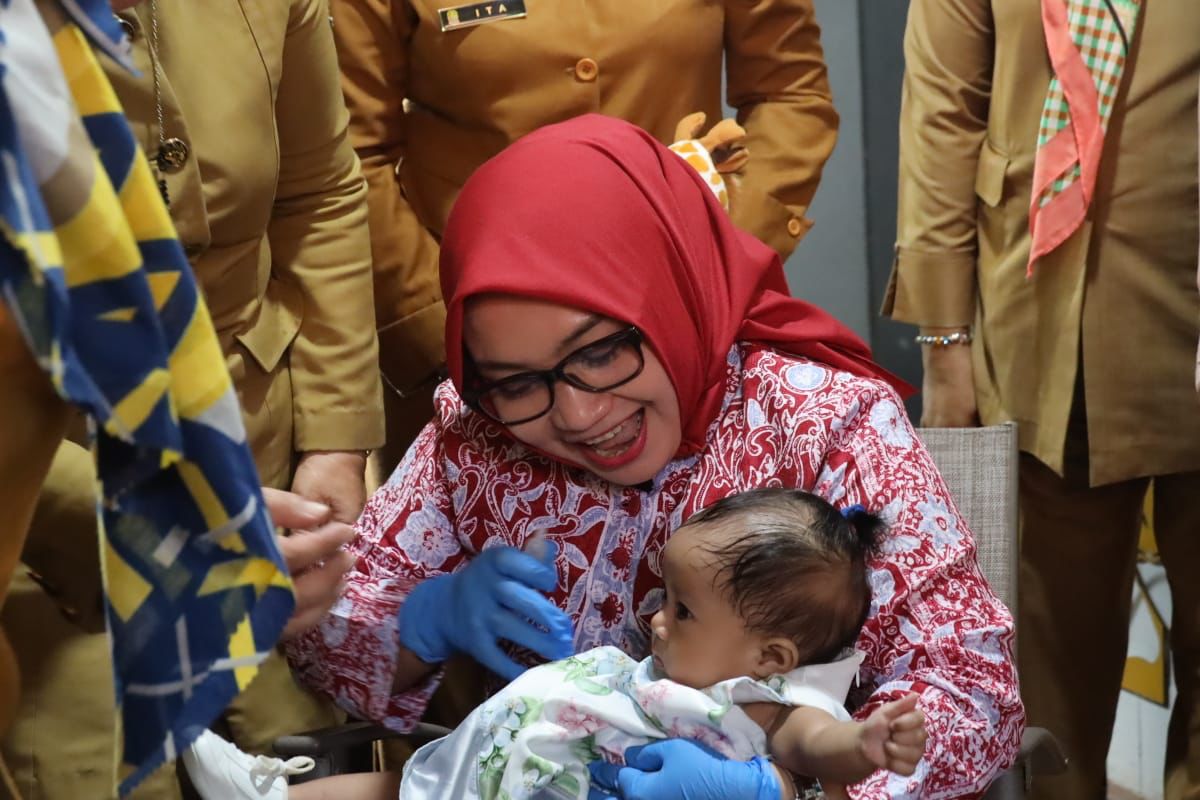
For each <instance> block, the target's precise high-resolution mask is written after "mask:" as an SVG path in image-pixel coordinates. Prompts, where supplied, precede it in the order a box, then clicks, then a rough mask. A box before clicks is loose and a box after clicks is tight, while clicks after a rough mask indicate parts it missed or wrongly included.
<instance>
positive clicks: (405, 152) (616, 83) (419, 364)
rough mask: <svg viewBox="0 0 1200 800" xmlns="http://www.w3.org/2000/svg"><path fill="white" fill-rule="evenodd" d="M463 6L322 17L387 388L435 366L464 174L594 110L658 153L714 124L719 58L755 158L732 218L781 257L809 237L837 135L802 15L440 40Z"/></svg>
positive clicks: (680, 0)
mask: <svg viewBox="0 0 1200 800" xmlns="http://www.w3.org/2000/svg"><path fill="white" fill-rule="evenodd" d="M459 2H461V0H333V3H332V7H333V17H334V36H335V37H336V39H337V43H338V56H339V59H340V61H341V65H342V72H343V88H344V90H345V93H346V102H347V105H348V106H349V108H350V113H351V120H352V121H351V135H352V138H353V141H354V146H355V148H356V149H357V150H358V154H359V156H360V157H361V158H362V162H363V171H364V173H365V175H366V177H367V183H368V185H369V187H370V213H371V236H372V250H373V254H374V259H375V271H376V284H375V285H376V309H377V314H378V318H379V323H380V343H381V349H382V350H384V355H385V357H384V369H385V373H386V374H387V375H388V376H389V378H391V379H392V380H393V381H399V382H400V384H404V383H406V382H407V383H409V384H411V382H412V381H413V379H417V380H419V379H420V377H421V376H423V375H424V374H427V373H428V371H429V370H430V369H431V367H432V366H435V365H436V364H435V363H434V362H435V361H440V358H441V340H442V336H443V331H442V322H443V311H442V308H441V303H440V291H439V287H438V279H437V251H438V247H437V243H436V239H437V236H438V234H439V233H440V231H441V230H442V226H443V225H444V223H445V221H446V217H447V214H448V213H449V211H450V206H451V204H452V203H453V202H454V198H455V197H456V195H457V193H458V190H459V188H460V187H461V186H462V185H463V183H464V182H465V181H466V179H467V177H468V176H469V175H470V174H471V173H472V172H473V171H474V170H475V168H476V167H478V166H479V165H480V164H482V163H483V162H484V161H486V160H487V159H488V158H490V157H491V156H493V155H495V154H496V153H498V152H499V151H500V150H502V149H503V148H504V147H505V146H506V145H507V144H509V143H510V142H512V141H513V140H515V139H517V138H519V137H520V136H522V135H524V134H526V133H528V132H530V131H532V130H534V129H535V128H538V127H539V126H542V125H546V124H548V123H552V122H558V121H561V120H564V119H567V118H570V117H574V116H578V115H581V114H586V113H589V112H599V113H603V114H609V115H612V116H616V117H622V118H625V119H627V120H630V121H631V122H634V123H635V124H637V125H640V126H641V127H643V128H645V129H646V130H648V131H649V132H650V133H652V134H654V135H655V136H656V137H658V138H659V139H660V140H662V141H664V142H669V141H670V140H671V138H672V136H673V134H674V129H675V125H676V123H678V122H679V120H680V118H682V117H683V116H684V115H686V114H689V113H691V112H693V111H704V112H706V113H707V114H708V120H709V123H710V124H712V123H715V122H716V121H717V120H718V119H720V117H721V114H722V110H721V109H722V106H721V80H722V59H725V61H726V68H725V78H726V81H727V97H728V101H729V104H730V105H732V106H733V107H734V108H736V109H737V111H738V117H739V119H740V120H741V121H742V123H743V125H744V126H745V127H746V130H747V132H748V140H747V147H748V148H749V150H750V153H751V158H750V164H749V166H748V167H747V169H746V172H745V175H744V179H743V180H742V182H741V188H740V191H739V192H737V193H736V194H735V195H734V197H733V200H732V204H733V216H734V218H735V220H736V221H737V222H738V223H739V224H740V225H741V226H742V227H744V228H745V229H747V230H749V231H751V232H752V233H754V234H755V235H756V236H758V237H759V238H760V239H762V240H763V241H765V242H766V243H768V244H770V245H771V246H772V247H774V248H775V249H776V250H777V251H779V253H780V254H781V255H782V256H785V257H786V256H787V255H788V254H789V253H790V252H791V251H792V249H793V248H794V247H795V245H796V242H797V241H798V240H799V238H800V237H801V236H803V235H804V234H805V233H806V232H807V231H808V229H809V227H810V223H809V221H808V220H807V219H805V217H804V213H805V210H806V209H807V208H808V205H809V203H810V202H811V201H812V198H813V193H814V192H815V191H816V188H817V182H818V180H819V178H820V174H821V168H822V166H823V165H824V163H825V160H826V159H827V158H828V157H829V154H830V152H832V150H833V146H834V142H835V139H836V130H837V115H836V113H835V112H834V110H833V105H832V101H831V99H830V94H829V84H828V80H827V76H826V71H825V65H824V61H823V56H822V52H821V46H820V41H819V29H818V28H817V24H816V20H815V18H814V16H813V6H812V0H638V1H637V2H616V3H613V2H579V3H569V4H566V5H563V4H561V3H557V2H551V1H550V0H525V7H526V9H527V11H528V16H527V17H525V18H523V19H503V20H499V21H494V22H488V23H486V24H483V25H479V26H476V27H470V28H462V29H458V30H451V31H447V32H445V33H443V32H442V31H441V30H440V24H439V15H438V11H439V9H442V8H447V7H451V6H455V5H458V4H459ZM495 9H496V11H497V12H498V5H497V6H496V7H495ZM463 13H467V12H463ZM406 98H407V101H408V102H407V103H404V102H403V101H404V100H405V99H406ZM405 106H407V112H406V110H405ZM397 164H399V168H398V178H397ZM393 342H394V343H395V344H393ZM429 342H435V343H436V345H435V346H429V345H428V343H429ZM401 344H402V345H404V346H407V349H406V351H405V352H403V353H399V354H397V355H396V356H393V355H392V354H393V353H394V352H395V351H396V350H397V349H399V348H398V346H397V345H401ZM413 344H415V345H416V348H414V347H412V345H413Z"/></svg>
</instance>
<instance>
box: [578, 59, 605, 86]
mask: <svg viewBox="0 0 1200 800" xmlns="http://www.w3.org/2000/svg"><path fill="white" fill-rule="evenodd" d="M599 74H600V65H599V64H597V63H596V62H595V61H593V60H592V59H590V58H581V59H579V61H577V62H576V63H575V77H576V78H578V79H579V80H581V81H583V82H584V83H591V82H592V81H594V80H596V76H597V75H599Z"/></svg>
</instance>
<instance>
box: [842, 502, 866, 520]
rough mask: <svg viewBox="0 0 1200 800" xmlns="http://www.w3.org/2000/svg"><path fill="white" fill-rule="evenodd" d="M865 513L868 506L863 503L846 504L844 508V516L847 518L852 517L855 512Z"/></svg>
mask: <svg viewBox="0 0 1200 800" xmlns="http://www.w3.org/2000/svg"><path fill="white" fill-rule="evenodd" d="M865 513H867V507H866V506H864V505H862V504H861V503H855V504H854V505H852V506H846V507H845V508H843V509H842V516H843V517H845V518H846V519H850V518H851V517H853V516H854V515H855V514H865Z"/></svg>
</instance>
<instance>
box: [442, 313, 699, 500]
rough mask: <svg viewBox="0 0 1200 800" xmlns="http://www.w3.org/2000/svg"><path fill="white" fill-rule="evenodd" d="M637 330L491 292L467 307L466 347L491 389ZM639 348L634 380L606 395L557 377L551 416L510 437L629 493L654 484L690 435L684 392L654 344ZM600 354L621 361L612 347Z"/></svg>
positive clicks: (516, 428)
mask: <svg viewBox="0 0 1200 800" xmlns="http://www.w3.org/2000/svg"><path fill="white" fill-rule="evenodd" d="M629 327H630V326H629V325H628V324H626V323H623V322H620V321H618V320H615V319H611V318H609V317H605V316H601V315H599V314H593V313H591V312H588V311H583V310H581V309H577V308H571V307H568V306H562V305H558V304H556V303H551V302H548V301H545V300H535V299H530V298H522V297H514V296H510V295H483V296H479V297H474V298H471V299H470V300H469V301H468V302H467V306H466V309H465V314H464V319H463V342H464V344H465V346H466V350H467V353H469V354H470V361H471V363H472V364H473V368H474V370H475V371H476V373H477V375H476V376H475V377H476V378H478V380H479V381H481V382H482V383H483V384H490V383H493V382H495V381H498V380H502V379H504V378H509V377H511V376H513V375H518V374H520V373H523V372H529V371H536V370H548V369H552V368H554V367H555V366H556V365H558V364H560V363H561V362H563V360H564V359H566V358H568V357H569V356H572V354H575V353H578V352H579V351H581V350H585V349H586V348H588V347H589V346H590V345H594V344H596V343H597V342H599V341H600V340H602V339H605V337H610V336H613V335H614V334H619V333H620V332H621V331H624V330H627V329H628V328H629ZM623 346H625V347H636V346H637V345H636V344H626V345H623ZM599 347H600V349H601V350H603V349H605V348H604V346H603V345H600V346H599ZM640 347H641V356H642V361H643V365H642V367H641V370H640V372H637V374H636V376H635V377H633V378H632V380H629V381H628V382H627V383H622V384H621V385H619V386H616V387H614V388H612V389H609V390H607V391H601V392H590V391H587V390H585V389H581V388H579V387H577V386H573V385H571V384H570V383H567V382H565V381H562V380H558V381H556V382H555V383H554V390H553V405H552V406H551V407H550V410H549V411H547V412H546V413H545V414H543V415H541V416H539V417H537V418H535V419H532V420H529V421H528V422H522V423H519V424H510V425H507V428H508V430H509V432H510V433H511V434H512V435H513V436H514V437H515V438H517V439H519V440H520V441H521V442H524V443H525V444H527V445H529V446H530V447H533V448H535V449H537V450H540V451H542V452H543V453H546V454H547V455H550V456H553V457H554V458H556V459H558V460H560V461H563V462H566V463H569V464H574V465H576V466H579V467H582V468H584V469H586V470H588V471H590V472H592V473H595V474H596V475H598V476H600V477H601V478H604V479H605V480H608V481H611V482H612V483H616V484H620V485H624V486H629V485H633V484H638V483H642V482H644V481H647V480H650V479H651V478H653V477H654V476H655V475H657V474H658V472H659V471H660V470H661V469H662V468H663V467H664V466H666V464H667V462H669V461H670V460H671V459H672V458H673V457H674V455H675V453H676V451H678V449H679V442H680V438H681V436H682V431H681V425H680V420H679V401H678V399H677V397H676V394H675V388H674V386H672V385H671V380H670V378H668V377H667V373H666V370H664V369H663V365H662V362H661V361H659V359H658V356H657V355H656V354H655V353H654V351H653V350H652V349H651V347H650V346H649V344H648V343H645V342H643V343H642V344H641V345H640ZM598 357H599V358H612V357H613V354H612V353H611V352H609V351H607V350H606V351H605V352H604V353H600V354H598ZM579 358H580V359H582V362H581V363H583V364H584V365H586V364H588V363H592V362H591V361H589V359H592V360H595V359H596V355H593V354H589V353H588V352H586V351H585V352H583V353H581V354H580V356H579ZM596 363H599V362H598V361H597V362H596ZM630 371H632V370H630ZM622 377H623V376H622ZM531 385H533V386H536V385H537V381H532V382H531ZM510 394H511V393H510Z"/></svg>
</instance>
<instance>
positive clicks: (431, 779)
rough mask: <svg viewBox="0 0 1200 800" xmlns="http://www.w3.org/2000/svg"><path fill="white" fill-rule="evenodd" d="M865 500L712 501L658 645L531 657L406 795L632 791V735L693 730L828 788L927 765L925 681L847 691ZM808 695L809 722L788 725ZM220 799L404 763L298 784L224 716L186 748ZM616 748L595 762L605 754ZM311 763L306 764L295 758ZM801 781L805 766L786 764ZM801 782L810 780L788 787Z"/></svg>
mask: <svg viewBox="0 0 1200 800" xmlns="http://www.w3.org/2000/svg"><path fill="white" fill-rule="evenodd" d="M881 529H882V525H881V523H880V521H879V520H878V518H877V517H875V516H873V515H871V514H869V513H867V512H866V511H864V510H863V509H862V508H861V507H853V508H851V509H847V510H846V511H845V512H838V511H837V510H836V509H834V508H833V506H831V505H830V504H829V503H827V502H825V501H824V500H822V499H820V498H818V497H816V496H815V495H812V494H809V493H807V492H802V491H798V490H792V489H758V490H754V491H749V492H744V493H742V494H738V495H732V496H730V497H727V498H725V499H723V500H721V501H719V502H717V503H715V504H713V505H711V506H709V507H708V508H706V509H704V510H703V511H701V512H699V513H697V514H696V515H694V516H693V517H692V518H691V519H689V520H688V522H687V523H686V524H685V525H683V526H681V527H680V528H679V529H678V530H677V531H676V532H675V533H674V534H673V535H672V536H671V538H670V540H669V541H668V543H667V545H666V547H665V548H664V550H663V554H662V570H663V580H664V583H665V593H664V595H663V598H662V608H661V609H660V610H659V611H658V612H657V613H656V614H655V615H654V617H653V618H652V620H651V628H652V632H653V644H652V648H651V650H652V655H651V656H650V657H648V658H646V659H644V660H643V661H641V662H638V661H635V660H634V659H632V658H630V657H629V656H627V655H625V654H624V653H622V652H621V651H619V650H617V649H616V648H612V647H601V648H597V649H594V650H590V651H587V652H585V653H582V654H579V655H577V656H573V657H572V658H569V659H566V660H564V661H558V662H554V663H550V664H544V665H541V666H538V667H534V668H532V669H530V670H528V671H526V672H525V673H524V674H523V675H521V676H520V677H519V678H517V679H516V680H515V681H513V682H512V683H510V684H509V685H508V686H507V687H505V688H504V689H503V690H501V691H500V692H499V693H497V694H496V695H495V696H493V697H491V698H489V699H488V700H487V701H486V702H485V703H483V705H481V706H480V707H479V708H477V709H476V710H475V711H474V712H472V714H471V715H470V716H469V717H468V718H467V719H466V720H465V721H464V722H463V724H462V725H460V726H459V727H458V728H457V729H456V730H455V731H454V732H453V733H452V734H450V735H449V736H447V737H445V738H443V739H440V740H438V741H436V742H431V743H430V744H427V745H425V746H424V747H422V748H421V749H420V750H418V751H417V752H416V753H415V754H414V755H413V757H412V758H411V759H410V760H409V762H408V763H407V764H406V765H405V768H404V774H403V777H402V782H401V784H400V797H402V798H405V800H409V798H426V797H429V798H447V797H452V798H460V797H461V798H476V797H478V798H482V800H494V799H495V798H512V800H518V798H535V797H558V798H578V800H584V798H587V797H588V792H589V787H590V786H591V787H593V788H598V789H601V790H608V791H614V793H616V792H615V789H616V785H615V782H616V779H617V778H616V776H617V773H618V771H619V769H620V767H619V764H620V763H621V762H622V761H623V760H624V755H625V751H626V750H627V748H630V747H634V746H638V745H645V744H647V743H650V742H653V741H655V740H660V739H669V738H687V739H692V740H696V741H699V742H700V743H701V744H703V745H705V746H707V747H709V748H711V749H713V750H716V751H717V752H719V753H721V754H722V755H725V756H726V757H729V758H733V759H739V760H743V761H749V760H755V761H757V762H758V763H759V764H760V765H761V766H762V768H763V769H775V767H774V766H773V765H772V764H771V763H770V762H769V761H767V760H766V759H764V758H762V756H764V755H765V754H768V753H785V752H786V753H788V754H789V760H790V761H792V762H795V761H797V760H799V761H800V762H801V765H802V767H803V769H802V772H803V774H805V775H808V776H810V777H812V778H815V779H817V780H818V781H820V783H821V785H822V787H823V789H824V792H825V795H826V796H827V797H844V791H843V790H842V788H841V787H842V786H843V785H845V784H849V783H853V782H855V781H857V780H860V779H862V778H864V777H866V776H867V775H868V774H869V773H870V772H872V771H873V770H875V769H877V768H884V769H889V770H892V771H894V772H897V773H900V774H902V775H910V774H912V772H913V771H914V770H915V769H916V765H917V762H918V761H919V760H920V759H921V756H922V754H923V752H924V744H925V729H924V716H923V715H922V713H921V712H920V711H919V710H918V709H917V708H916V700H917V697H916V695H908V696H906V697H903V698H901V699H899V700H895V701H893V702H891V703H887V704H885V705H883V706H881V707H879V708H878V709H876V710H875V711H874V713H872V714H871V715H870V716H869V717H868V718H867V719H866V720H864V721H862V722H857V721H854V720H852V719H851V718H850V715H849V714H848V713H847V711H846V709H845V707H844V703H845V698H846V693H847V691H848V689H849V687H850V684H851V683H852V682H853V681H854V680H855V678H856V677H857V673H858V666H859V664H860V663H861V661H862V654H861V653H857V652H855V651H854V650H853V649H852V647H853V645H854V642H855V640H856V639H857V637H858V634H859V630H860V629H861V627H862V624H863V622H864V620H865V619H866V615H867V611H868V609H869V607H870V602H871V593H870V586H869V584H868V582H867V569H866V563H865V560H866V556H867V553H868V552H869V551H870V549H871V548H872V547H873V546H874V543H875V540H876V538H877V537H878V536H879V535H880V532H881ZM790 708H796V709H797V710H796V711H795V714H797V715H799V716H800V717H801V719H802V721H803V724H801V725H796V724H794V723H793V724H792V725H789V726H787V727H786V728H783V727H780V726H779V725H778V723H779V722H780V721H781V720H782V718H783V716H784V714H783V712H784V711H785V710H787V709H790ZM184 759H185V763H186V765H187V768H188V772H189V773H190V774H191V777H192V780H193V782H194V783H195V784H196V786H197V789H198V790H199V792H200V794H201V796H202V797H204V798H205V800H216V799H217V798H220V800H228V799H229V798H243V797H244V798H265V797H269V798H273V799H275V800H278V799H280V798H291V800H313V798H322V797H335V796H336V797H337V798H338V800H359V798H362V800H376V798H378V799H379V800H391V798H394V797H395V796H396V791H395V785H396V784H395V777H394V776H387V775H380V774H372V775H345V776H335V777H332V778H326V779H322V780H317V781H312V782H310V783H306V784H301V785H297V786H293V787H288V785H287V781H286V777H285V773H286V772H287V771H288V765H286V764H284V763H283V762H280V761H279V760H278V759H265V758H261V757H260V758H259V759H257V760H256V759H254V758H252V757H250V756H248V755H245V754H243V753H241V752H240V751H238V750H236V748H234V747H233V745H231V744H229V743H227V742H225V741H223V740H221V739H219V738H218V737H216V736H214V735H213V734H209V733H206V734H205V735H204V736H203V737H201V739H200V740H199V741H198V742H197V743H196V744H195V745H194V746H193V747H192V748H191V749H190V750H189V751H187V752H185V754H184ZM598 760H604V761H608V762H614V763H612V764H610V765H608V766H607V767H601V768H599V769H594V771H593V772H592V773H591V774H589V771H588V764H589V763H591V762H594V761H598ZM292 766H293V767H295V766H296V765H292ZM778 774H779V777H780V780H781V783H782V784H783V786H784V788H785V790H788V789H789V788H794V787H791V777H790V776H789V775H788V774H787V773H786V772H784V771H783V770H779V771H778ZM788 796H789V797H790V796H793V795H792V794H788Z"/></svg>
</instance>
